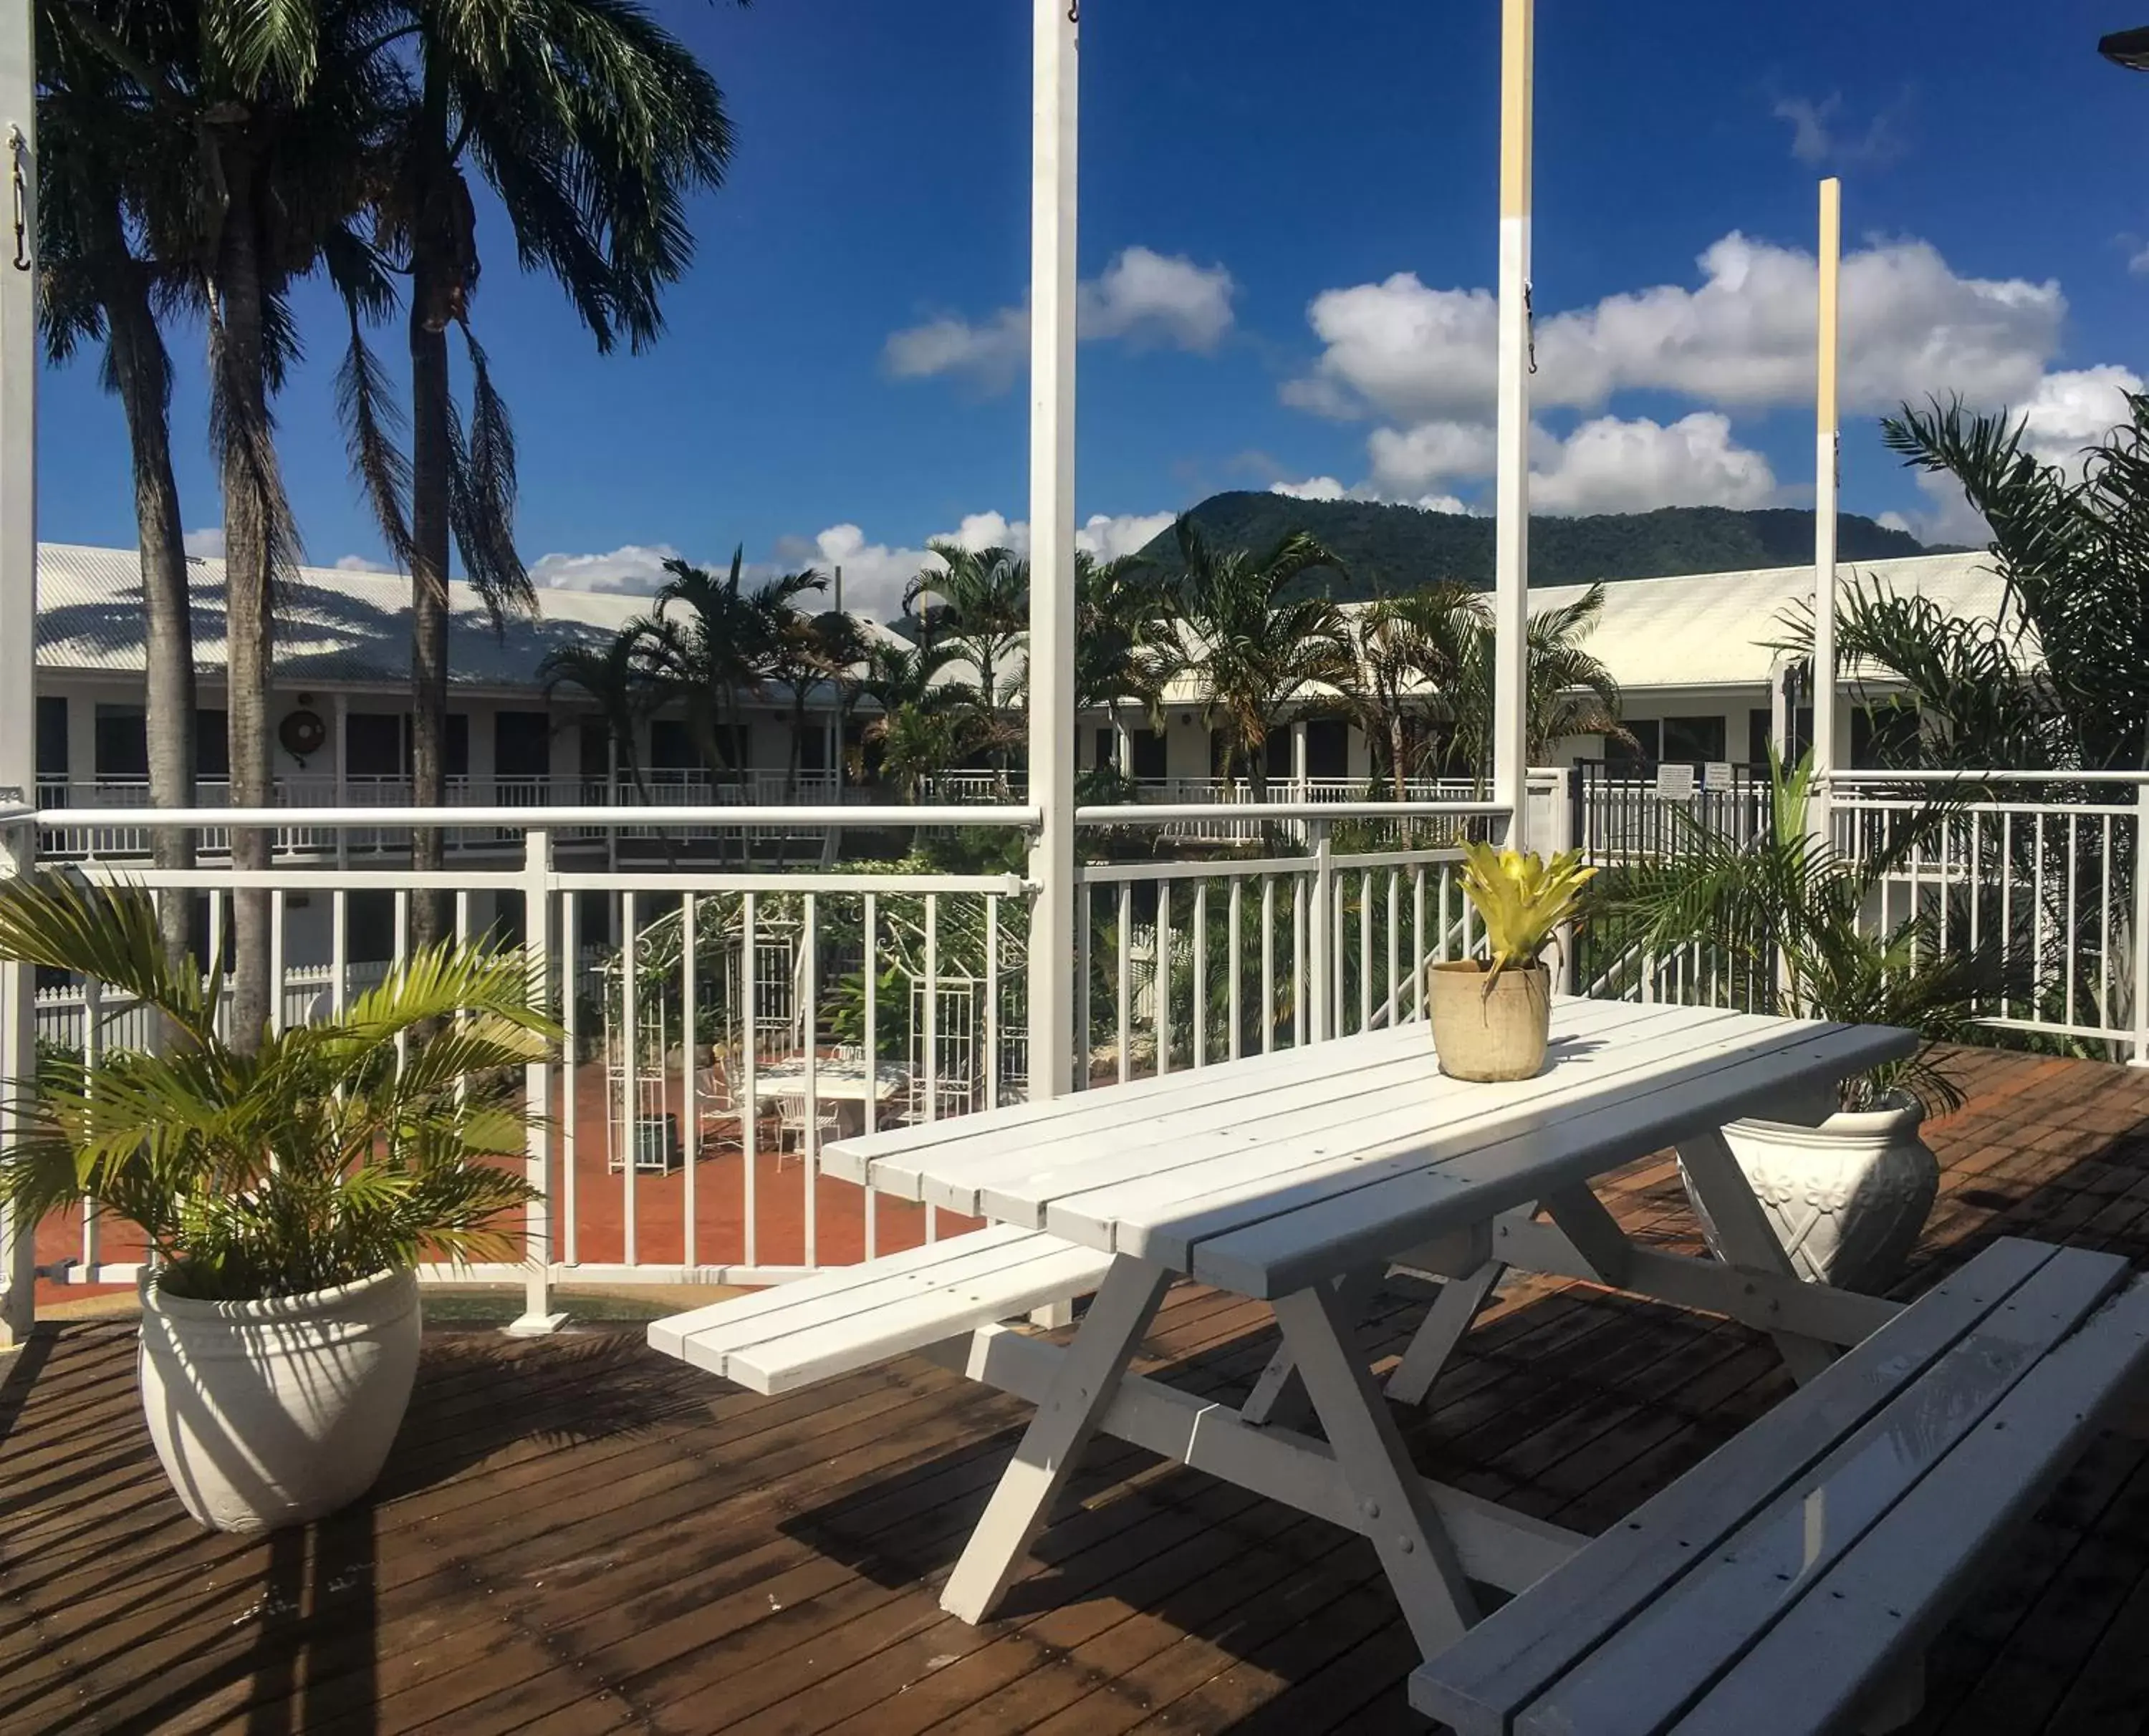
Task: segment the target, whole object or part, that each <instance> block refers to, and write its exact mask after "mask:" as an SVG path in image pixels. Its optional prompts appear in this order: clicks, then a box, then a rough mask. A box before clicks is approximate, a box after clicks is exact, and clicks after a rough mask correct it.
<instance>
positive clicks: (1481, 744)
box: [1451, 584, 1632, 775]
mask: <svg viewBox="0 0 2149 1736" xmlns="http://www.w3.org/2000/svg"><path fill="white" fill-rule="evenodd" d="M1603 612H1604V586H1603V585H1602V584H1597V585H1592V586H1590V587H1589V589H1588V591H1584V592H1583V594H1582V595H1581V596H1579V597H1578V598H1576V599H1575V601H1573V602H1571V603H1567V604H1563V605H1562V606H1560V607H1558V608H1557V609H1544V610H1540V611H1538V613H1536V614H1534V615H1532V616H1530V625H1529V631H1528V632H1527V635H1525V646H1526V662H1525V677H1524V685H1523V698H1522V713H1523V728H1524V732H1525V736H1526V738H1527V747H1526V752H1527V754H1528V757H1529V762H1530V763H1531V764H1532V765H1542V764H1543V763H1544V762H1545V760H1546V758H1547V757H1548V756H1549V754H1550V753H1551V752H1552V747H1553V743H1554V742H1558V741H1561V740H1563V738H1564V737H1568V736H1578V735H1595V736H1608V737H1613V738H1614V739H1616V740H1620V741H1630V740H1631V739H1632V737H1629V736H1628V734H1627V731H1626V726H1625V725H1623V723H1621V722H1620V721H1619V707H1620V693H1619V683H1618V678H1617V677H1614V676H1613V673H1612V672H1611V670H1610V669H1609V668H1608V667H1607V666H1606V665H1605V664H1604V662H1603V660H1602V659H1600V658H1598V657H1595V656H1594V655H1593V654H1592V653H1591V652H1589V651H1588V650H1587V649H1585V648H1584V647H1583V640H1585V639H1587V638H1588V637H1589V635H1590V634H1591V633H1592V632H1594V631H1595V629H1596V626H1597V622H1598V618H1599V617H1600V616H1603ZM1497 633H1498V629H1497V627H1496V626H1494V624H1493V622H1492V619H1491V617H1490V616H1486V617H1484V618H1483V619H1482V621H1480V622H1479V624H1478V625H1477V626H1476V627H1475V629H1474V630H1473V631H1472V636H1471V638H1470V641H1469V642H1468V646H1467V655H1466V656H1465V657H1464V659H1463V662H1462V668H1461V669H1460V670H1459V671H1458V678H1457V684H1456V702H1455V707H1454V725H1455V734H1454V741H1453V746H1452V750H1451V751H1452V754H1453V756H1454V757H1455V759H1456V760H1457V761H1459V762H1460V763H1461V765H1462V767H1466V768H1467V769H1468V770H1469V771H1470V772H1473V773H1475V774H1478V775H1482V774H1483V772H1485V770H1486V768H1487V767H1489V766H1490V765H1491V763H1492V703H1493V687H1494V671H1495V669H1496V668H1497V655H1496V652H1497Z"/></svg>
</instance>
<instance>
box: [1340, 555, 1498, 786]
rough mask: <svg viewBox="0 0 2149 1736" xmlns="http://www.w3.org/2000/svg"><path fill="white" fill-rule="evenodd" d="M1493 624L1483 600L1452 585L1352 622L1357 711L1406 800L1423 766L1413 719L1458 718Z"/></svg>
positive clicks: (1387, 603) (1374, 607)
mask: <svg viewBox="0 0 2149 1736" xmlns="http://www.w3.org/2000/svg"><path fill="white" fill-rule="evenodd" d="M1485 625H1486V611H1485V602H1484V598H1483V597H1482V595H1481V594H1480V593H1478V592H1477V591H1472V589H1471V588H1470V587H1469V586H1467V585H1462V584H1457V583H1456V582H1455V581H1452V580H1442V581H1439V582H1438V583H1437V584H1434V585H1432V586H1428V587H1427V588H1426V589H1425V590H1422V591H1412V592H1410V593H1407V594H1406V595H1403V596H1384V597H1382V598H1380V599H1378V600H1377V601H1374V602H1371V603H1369V604H1367V605H1366V606H1365V607H1364V608H1362V609H1361V610H1360V611H1358V612H1357V613H1356V616H1354V617H1353V619H1352V621H1351V648H1352V650H1353V652H1354V653H1355V654H1356V662H1357V678H1356V681H1355V682H1353V683H1352V684H1351V692H1350V703H1351V710H1352V711H1353V712H1356V715H1357V720H1358V727H1359V728H1360V729H1361V731H1363V732H1364V734H1365V737H1366V742H1367V744H1368V745H1369V746H1371V747H1372V749H1373V752H1374V757H1375V759H1376V762H1379V761H1381V760H1382V759H1383V758H1384V759H1385V761H1386V767H1385V769H1386V771H1387V775H1388V777H1389V780H1390V783H1391V787H1392V788H1393V790H1394V792H1395V798H1396V800H1397V801H1398V802H1401V801H1402V800H1404V799H1405V798H1406V797H1407V794H1408V793H1409V778H1410V775H1411V773H1412V771H1413V770H1414V769H1415V767H1414V766H1413V765H1412V753H1411V749H1410V739H1409V738H1410V725H1411V720H1412V717H1413V716H1414V715H1423V714H1425V713H1427V712H1430V713H1432V716H1434V717H1438V718H1441V719H1442V720H1444V721H1449V722H1452V707H1454V705H1455V703H1456V702H1457V695H1458V693H1459V692H1460V691H1461V689H1462V686H1463V683H1464V681H1465V672H1466V670H1467V668H1468V667H1469V665H1470V662H1471V659H1472V657H1473V656H1474V655H1475V653H1476V647H1477V640H1478V637H1479V636H1480V635H1481V634H1482V632H1484V629H1485Z"/></svg>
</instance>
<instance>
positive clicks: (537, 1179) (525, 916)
mask: <svg viewBox="0 0 2149 1736" xmlns="http://www.w3.org/2000/svg"><path fill="white" fill-rule="evenodd" d="M522 872H523V881H522V898H523V905H522V943H523V949H524V954H525V956H526V959H528V961H529V971H530V982H531V994H534V995H535V996H536V998H537V999H538V1002H539V1004H541V1005H544V1004H550V1002H551V996H552V984H553V980H554V973H553V969H552V834H551V833H550V832H548V831H546V830H545V829H544V828H541V827H533V828H531V830H530V832H529V833H528V834H527V835H526V837H525V838H524V840H523V855H522ZM558 981H559V985H560V993H561V994H562V995H567V994H573V993H574V973H573V972H572V971H571V969H566V967H565V966H564V965H563V966H562V968H561V970H560V971H559V973H558ZM574 1064H575V1058H574V1057H573V1056H572V1055H571V1054H570V1055H563V1056H562V1057H561V1065H562V1066H566V1067H571V1066H573V1065H574ZM522 1089H523V1092H524V1094H525V1097H526V1101H527V1103H528V1104H529V1108H530V1111H531V1116H532V1117H533V1119H532V1120H531V1124H530V1132H529V1140H528V1145H527V1146H526V1150H527V1152H528V1154H529V1162H530V1170H529V1179H530V1185H531V1186H532V1187H533V1188H535V1189H536V1190H537V1197H536V1199H534V1200H531V1202H530V1204H529V1205H528V1206H527V1207H526V1208H525V1210H524V1217H523V1232H522V1233H523V1257H524V1260H525V1261H526V1265H525V1268H524V1277H523V1293H522V1314H521V1318H520V1319H518V1320H516V1321H514V1323H513V1324H511V1326H509V1327H508V1328H507V1331H508V1335H509V1336H511V1337H514V1338H535V1337H537V1336H540V1335H541V1334H543V1333H546V1332H551V1331H556V1330H557V1329H558V1328H559V1327H560V1326H561V1325H562V1324H564V1323H565V1322H566V1318H567V1316H566V1315H565V1314H556V1313H554V1312H553V1311H552V1195H551V1187H552V1175H551V1170H552V1123H551V1111H552V1064H551V1061H550V1060H549V1059H547V1060H541V1061H532V1062H531V1064H529V1065H528V1066H527V1067H526V1068H525V1069H523V1074H522ZM628 1130H629V1131H628V1141H629V1149H628V1152H627V1161H628V1162H629V1163H632V1161H633V1160H634V1152H633V1150H632V1140H633V1137H634V1133H633V1122H632V1116H631V1115H630V1117H629V1121H628Z"/></svg>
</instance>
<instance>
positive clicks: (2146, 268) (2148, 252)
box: [2126, 245, 2149, 277]
mask: <svg viewBox="0 0 2149 1736" xmlns="http://www.w3.org/2000/svg"><path fill="white" fill-rule="evenodd" d="M2126 269H2128V270H2129V271H2131V272H2132V273H2133V274H2135V275H2136V277H2149V246H2144V245H2137V246H2136V247H2135V248H2134V249H2133V251H2131V253H2129V254H2127V256H2126Z"/></svg>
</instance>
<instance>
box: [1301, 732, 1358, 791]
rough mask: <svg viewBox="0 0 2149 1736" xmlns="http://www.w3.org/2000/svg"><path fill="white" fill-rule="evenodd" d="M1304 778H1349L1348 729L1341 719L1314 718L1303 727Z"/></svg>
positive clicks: (1349, 744)
mask: <svg viewBox="0 0 2149 1736" xmlns="http://www.w3.org/2000/svg"><path fill="white" fill-rule="evenodd" d="M1350 775H1351V726H1350V725H1349V724H1348V723H1346V722H1344V721H1343V719H1342V718H1341V717H1316V718H1315V719H1314V720H1313V721H1312V722H1310V723H1308V724H1307V725H1306V776H1307V777H1349V776H1350Z"/></svg>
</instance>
